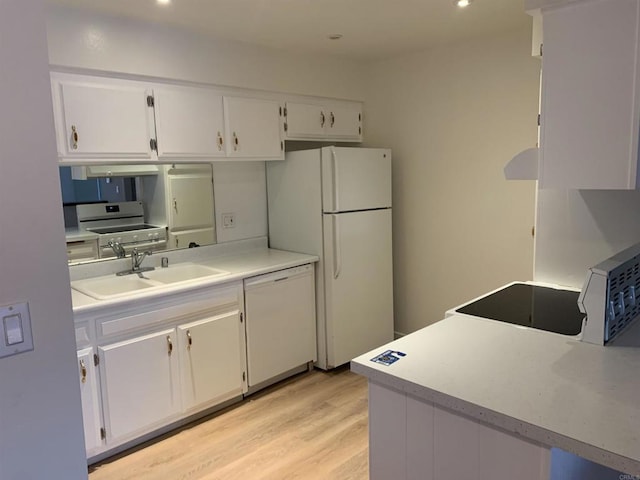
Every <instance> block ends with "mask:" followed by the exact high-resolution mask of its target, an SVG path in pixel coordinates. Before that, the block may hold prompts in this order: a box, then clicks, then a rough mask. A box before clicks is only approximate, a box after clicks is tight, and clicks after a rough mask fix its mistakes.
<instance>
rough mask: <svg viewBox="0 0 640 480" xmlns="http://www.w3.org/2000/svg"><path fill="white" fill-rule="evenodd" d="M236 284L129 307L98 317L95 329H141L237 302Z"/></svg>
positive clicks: (105, 334)
mask: <svg viewBox="0 0 640 480" xmlns="http://www.w3.org/2000/svg"><path fill="white" fill-rule="evenodd" d="M240 294H241V290H240V286H239V284H233V285H229V286H225V287H217V288H212V289H211V290H210V291H209V292H206V293H204V294H203V293H199V294H197V295H186V296H184V297H182V298H176V299H175V300H174V301H171V302H167V301H163V302H158V303H156V304H155V305H151V306H149V307H148V308H145V309H129V310H127V311H124V312H123V311H121V312H120V313H119V314H112V315H109V316H108V317H102V318H99V319H98V322H97V323H98V326H97V328H98V333H99V335H101V336H103V337H110V336H116V335H120V334H124V333H127V332H133V331H138V330H143V329H145V328H148V327H153V326H155V325H160V324H162V323H163V322H167V321H169V320H172V319H178V318H186V317H188V316H189V315H193V314H195V313H198V312H202V311H205V310H213V309H216V308H218V307H222V306H225V305H234V304H235V305H237V304H239V302H240Z"/></svg>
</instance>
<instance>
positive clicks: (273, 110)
mask: <svg viewBox="0 0 640 480" xmlns="http://www.w3.org/2000/svg"><path fill="white" fill-rule="evenodd" d="M224 111H225V122H226V127H227V128H226V131H227V138H228V141H227V155H228V156H229V157H241V158H261V159H283V158H284V145H283V144H282V138H281V133H280V132H281V128H280V105H279V104H278V102H275V101H271V100H258V99H253V98H240V97H224Z"/></svg>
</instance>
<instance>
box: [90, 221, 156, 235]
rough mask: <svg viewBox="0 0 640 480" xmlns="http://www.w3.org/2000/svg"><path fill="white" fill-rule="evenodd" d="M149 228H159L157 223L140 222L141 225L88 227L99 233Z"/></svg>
mask: <svg viewBox="0 0 640 480" xmlns="http://www.w3.org/2000/svg"><path fill="white" fill-rule="evenodd" d="M149 228H158V227H156V226H155V225H147V224H146V223H144V224H139V225H120V226H117V227H95V228H87V230H89V231H90V232H94V233H98V234H109V233H120V232H134V231H136V230H148V229H149Z"/></svg>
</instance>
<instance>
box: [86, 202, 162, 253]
mask: <svg viewBox="0 0 640 480" xmlns="http://www.w3.org/2000/svg"><path fill="white" fill-rule="evenodd" d="M76 212H77V217H78V228H80V230H87V231H89V232H93V233H97V234H98V247H99V252H100V258H106V257H113V256H115V255H116V253H115V249H114V248H113V247H112V246H111V245H120V246H121V247H122V248H123V251H124V252H125V253H130V252H131V251H132V250H133V249H134V248H137V249H138V250H140V251H142V250H153V251H155V250H164V249H166V248H167V229H166V227H163V226H157V225H149V224H147V223H145V219H144V205H143V204H142V202H135V201H134V202H116V203H92V204H82V205H77V206H76Z"/></svg>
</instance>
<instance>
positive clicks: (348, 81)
mask: <svg viewBox="0 0 640 480" xmlns="http://www.w3.org/2000/svg"><path fill="white" fill-rule="evenodd" d="M47 36H48V40H49V60H50V63H51V64H52V65H54V66H65V67H77V68H88V69H95V70H105V71H113V72H121V73H129V74H139V75H151V76H157V77H163V78H173V79H179V80H187V81H194V82H204V83H212V84H217V85H228V86H235V87H245V88H255V89H262V90H270V91H278V92H287V93H298V94H305V95H320V96H327V97H336V98H350V99H355V100H359V99H361V98H362V90H361V85H362V82H363V80H364V79H365V77H364V65H360V64H357V63H355V62H353V61H349V60H341V59H337V58H332V57H323V56H319V55H314V56H309V55H300V54H290V53H285V52H281V51H278V50H273V49H267V48H259V47H254V46H249V45H244V44H240V43H237V42H229V41H220V40H213V39H210V38H206V37H202V36H197V35H194V34H189V33H186V32H185V31H183V30H180V29H175V28H171V27H168V26H159V25H153V24H151V23H143V22H138V21H134V20H127V19H124V18H115V17H110V16H107V15H104V16H98V15H95V14H87V13H84V12H80V11H77V10H73V9H67V8H55V7H50V9H49V11H48V15H47Z"/></svg>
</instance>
